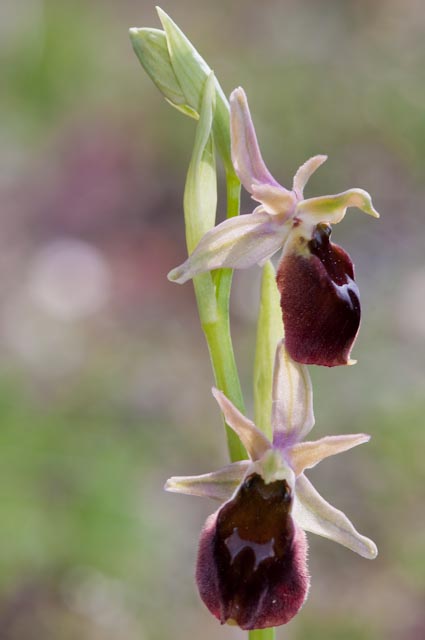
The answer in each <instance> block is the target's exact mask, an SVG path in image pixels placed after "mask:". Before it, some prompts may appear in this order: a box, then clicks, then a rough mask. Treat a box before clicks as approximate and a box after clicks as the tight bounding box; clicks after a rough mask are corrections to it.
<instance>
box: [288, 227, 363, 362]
mask: <svg viewBox="0 0 425 640" xmlns="http://www.w3.org/2000/svg"><path fill="white" fill-rule="evenodd" d="M330 234H331V228H330V226H329V225H325V224H320V225H318V226H317V227H316V229H315V232H314V234H313V237H312V239H311V240H310V241H309V242H308V243H307V247H308V250H309V253H310V255H304V254H303V253H296V252H295V251H294V252H293V253H287V254H286V255H284V257H283V259H282V261H281V263H280V265H279V269H278V272H277V277H276V280H277V285H278V288H279V291H280V294H281V298H280V304H281V307H282V317H283V324H284V327H285V345H286V349H287V351H288V353H289V355H290V356H291V358H293V360H295V361H297V362H301V363H304V364H319V365H324V366H326V367H334V366H337V365H342V364H347V362H348V361H349V357H350V351H351V347H352V345H353V342H354V340H355V338H356V335H357V332H358V330H359V325H360V299H359V291H358V288H357V285H356V283H355V282H354V266H353V263H352V262H351V259H350V256H349V255H348V254H347V253H346V252H345V251H344V250H343V249H341V247H339V246H338V245H336V244H333V243H332V242H330Z"/></svg>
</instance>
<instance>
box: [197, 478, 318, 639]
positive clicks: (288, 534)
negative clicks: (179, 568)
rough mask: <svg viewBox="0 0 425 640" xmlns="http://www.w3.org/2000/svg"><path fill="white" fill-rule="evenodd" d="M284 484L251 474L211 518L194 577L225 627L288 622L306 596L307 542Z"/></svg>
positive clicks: (307, 583)
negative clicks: (265, 480) (267, 481)
mask: <svg viewBox="0 0 425 640" xmlns="http://www.w3.org/2000/svg"><path fill="white" fill-rule="evenodd" d="M291 505H292V495H291V491H290V489H289V486H288V484H287V482H286V481H285V480H276V481H274V482H271V483H269V484H266V483H265V482H264V480H263V478H262V477H261V476H260V475H258V474H252V475H251V476H249V477H248V478H247V479H246V480H245V482H244V483H243V484H242V485H241V487H240V489H239V491H238V493H237V494H236V496H235V497H234V498H233V499H232V500H230V501H229V502H227V503H226V504H225V505H224V506H223V507H222V508H221V509H220V510H219V511H217V512H216V513H215V514H213V515H212V516H210V518H208V520H207V522H206V526H205V528H204V530H203V532H202V535H201V540H200V545H199V552H198V564H197V572H196V578H197V583H198V588H199V592H200V595H201V598H202V600H203V601H204V603H205V604H206V606H207V607H208V609H209V610H210V611H211V613H213V615H215V616H216V618H218V619H219V620H220V621H221V622H222V623H225V622H229V623H231V622H233V623H235V624H237V625H238V626H239V627H241V628H242V629H246V630H249V629H263V628H266V627H273V626H278V625H281V624H285V623H286V622H289V620H291V618H292V617H293V616H294V615H295V614H296V613H297V612H298V611H299V609H300V608H301V606H302V604H303V602H304V600H305V598H306V596H307V592H308V587H309V576H308V573H307V568H306V555H307V544H306V537H305V534H304V532H303V531H302V530H301V529H299V528H298V527H297V526H296V525H295V523H294V522H293V520H292V517H291V515H290V510H291Z"/></svg>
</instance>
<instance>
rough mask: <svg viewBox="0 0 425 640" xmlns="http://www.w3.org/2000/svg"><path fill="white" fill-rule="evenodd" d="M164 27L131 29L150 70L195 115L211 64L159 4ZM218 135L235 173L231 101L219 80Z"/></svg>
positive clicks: (175, 101) (172, 99)
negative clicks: (232, 151) (232, 152)
mask: <svg viewBox="0 0 425 640" xmlns="http://www.w3.org/2000/svg"><path fill="white" fill-rule="evenodd" d="M157 11H158V15H159V19H160V20H161V23H162V26H163V27H164V31H161V30H159V29H136V28H132V29H130V39H131V42H132V45H133V49H134V51H135V53H136V55H137V57H138V59H139V60H140V63H141V64H142V66H143V68H144V69H145V71H146V73H147V74H148V75H149V76H150V78H151V79H152V81H153V82H154V84H155V85H156V86H157V87H158V89H159V90H160V91H161V92H162V94H163V95H164V97H165V99H166V100H168V102H169V103H170V104H171V105H172V106H173V107H176V109H179V110H180V111H182V112H183V113H185V114H186V115H189V116H192V117H194V118H197V117H198V114H199V112H200V109H201V103H202V94H203V90H204V85H205V81H206V80H207V78H208V76H209V75H210V73H211V69H210V67H209V66H208V65H207V63H206V62H205V60H204V59H203V58H202V57H201V56H200V55H199V53H198V52H197V50H196V49H195V47H194V46H193V45H192V43H191V42H190V41H189V40H188V38H187V37H186V36H185V35H184V33H183V32H182V31H181V29H179V27H178V26H177V25H176V24H175V22H173V20H171V18H170V17H169V16H168V15H167V14H166V13H165V11H163V10H162V9H160V8H159V7H157ZM214 82H215V90H216V109H215V115H214V123H213V130H214V137H215V142H216V144H217V147H218V150H219V152H220V155H221V158H222V160H223V163H224V166H225V169H226V172H230V173H234V170H233V165H232V160H231V155H230V122H229V103H228V101H227V99H226V96H225V95H224V93H223V90H222V88H221V87H220V85H219V83H218V82H217V80H215V81H214Z"/></svg>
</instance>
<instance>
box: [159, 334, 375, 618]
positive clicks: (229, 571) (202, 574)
mask: <svg viewBox="0 0 425 640" xmlns="http://www.w3.org/2000/svg"><path fill="white" fill-rule="evenodd" d="M213 394H214V397H215V398H216V400H217V402H218V404H219V406H220V408H221V410H222V412H223V414H224V417H225V419H226V422H227V423H228V424H229V425H230V426H231V427H232V429H233V430H234V431H235V432H236V433H237V434H238V436H239V438H240V440H241V442H242V443H243V445H244V446H245V448H246V450H247V452H248V454H249V457H250V459H249V460H244V461H241V462H235V463H233V464H231V465H228V466H227V467H225V468H223V469H220V470H219V471H215V472H212V473H207V474H204V475H201V476H188V477H173V478H170V479H169V480H168V481H167V484H166V487H165V488H166V489H167V490H168V491H174V492H177V493H186V494H190V495H198V496H205V497H210V498H214V499H216V500H218V501H220V502H221V506H220V507H219V509H218V510H217V511H216V512H215V513H214V514H212V515H211V516H210V517H209V518H208V520H207V522H206V524H205V527H204V529H203V531H202V534H201V538H200V543H199V551H198V561H197V569H196V579H197V584H198V588H199V593H200V595H201V598H202V600H203V601H204V603H205V604H206V606H207V607H208V609H209V610H210V611H211V613H212V614H213V615H214V616H215V617H216V618H218V619H219V620H220V621H221V622H222V623H225V622H233V623H235V624H237V625H239V626H240V627H241V628H242V629H261V628H266V627H271V626H278V625H281V624H285V623H286V622H288V621H289V620H290V619H291V618H292V617H293V616H294V615H295V614H296V613H297V612H298V611H299V609H300V608H301V606H302V604H303V603H304V601H305V599H306V597H307V593H308V588H309V575H308V570H307V544H306V537H305V533H304V531H310V532H313V533H316V534H318V535H321V536H324V537H326V538H330V539H331V540H334V541H335V542H339V543H340V544H342V545H344V546H346V547H348V548H349V549H352V550H353V551H355V552H357V553H359V554H360V555H362V556H363V557H365V558H374V557H376V555H377V549H376V546H375V544H374V543H373V542H372V541H371V540H369V539H368V538H366V537H364V536H362V535H361V534H360V533H358V532H357V531H356V529H355V528H354V527H353V525H352V524H351V522H350V520H349V519H348V518H347V517H346V516H345V515H344V514H343V513H342V512H341V511H339V510H338V509H336V508H335V507H333V506H331V505H330V504H329V503H328V502H326V501H325V500H324V499H323V498H322V497H321V496H320V494H319V493H318V492H317V491H316V490H315V488H314V487H313V485H312V484H311V482H310V481H309V480H308V479H307V477H306V476H305V474H304V471H305V470H306V469H309V468H311V467H314V466H315V465H316V464H317V463H318V462H320V461H321V460H323V459H324V458H327V457H328V456H332V455H335V454H337V453H341V452H343V451H346V450H348V449H351V448H352V447H354V446H357V445H359V444H362V443H364V442H367V441H368V440H369V436H367V435H365V434H355V435H342V436H328V437H325V438H322V439H320V440H317V441H315V442H309V441H308V442H303V439H304V437H305V436H306V435H307V434H308V433H309V431H310V430H311V428H312V427H313V425H314V416H313V407H312V391H311V383H310V378H309V374H308V371H307V369H306V367H305V366H304V365H300V364H298V363H296V362H294V361H293V360H292V359H291V358H290V356H289V354H288V352H287V351H286V349H285V344H284V342H283V341H282V342H281V343H280V344H279V346H278V349H277V352H276V358H275V367H274V380H273V409H272V427H273V442H270V441H269V440H268V438H266V436H265V435H264V434H263V433H262V432H261V431H260V430H259V429H257V427H256V426H255V425H254V423H253V422H251V421H250V420H248V419H247V418H246V417H245V416H243V415H242V414H241V413H240V412H239V411H238V410H237V409H236V407H234V405H233V404H232V403H231V402H230V401H229V400H228V398H226V396H225V395H224V394H223V393H221V392H220V391H218V390H217V389H213Z"/></svg>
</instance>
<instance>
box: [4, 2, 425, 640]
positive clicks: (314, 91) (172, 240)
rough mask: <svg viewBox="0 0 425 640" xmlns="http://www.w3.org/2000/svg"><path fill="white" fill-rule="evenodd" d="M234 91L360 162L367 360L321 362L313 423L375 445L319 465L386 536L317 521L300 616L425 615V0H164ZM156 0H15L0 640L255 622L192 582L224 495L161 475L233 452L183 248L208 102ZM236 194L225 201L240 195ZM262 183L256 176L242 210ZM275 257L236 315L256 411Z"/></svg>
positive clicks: (7, 161) (341, 158) (341, 171)
mask: <svg viewBox="0 0 425 640" xmlns="http://www.w3.org/2000/svg"><path fill="white" fill-rule="evenodd" d="M162 7H163V8H164V9H165V10H166V11H168V12H169V13H170V15H171V16H172V17H173V18H174V20H175V21H176V22H177V23H178V24H179V25H180V26H181V27H182V29H183V30H184V31H185V32H186V34H187V35H188V36H189V37H190V38H191V40H192V41H193V43H194V44H195V46H196V47H197V48H198V49H199V50H200V51H201V53H202V54H203V55H204V57H205V58H206V60H207V61H208V62H209V64H210V65H211V67H212V68H213V69H214V70H215V72H216V74H217V76H218V78H219V80H220V82H221V84H222V86H223V88H224V90H225V92H226V93H227V94H228V93H230V91H231V90H232V89H233V88H234V87H235V86H238V85H242V86H243V87H244V88H245V90H246V91H247V94H248V97H249V100H250V106H251V110H252V113H253V117H254V120H255V124H256V127H257V131H258V136H259V138H260V143H261V146H262V149H263V153H264V156H265V158H266V161H267V164H268V165H269V167H270V168H271V170H272V171H273V173H274V174H275V176H276V177H277V178H278V179H280V180H281V181H282V182H283V184H286V185H289V184H290V180H291V178H292V175H293V173H294V172H295V170H296V168H297V167H298V166H299V165H300V164H301V163H302V162H304V160H305V159H306V158H307V157H309V156H311V155H314V154H317V153H327V154H328V155H329V161H328V162H327V163H326V165H325V166H324V167H323V168H322V169H321V170H320V171H319V172H318V173H317V175H315V176H314V178H313V179H312V181H311V183H310V184H309V187H308V195H309V196H311V195H316V194H317V195H318V194H324V193H327V192H330V193H337V192H339V191H343V190H345V189H347V188H350V187H354V186H359V187H363V188H364V189H367V190H368V191H369V192H370V193H371V194H372V195H373V198H374V203H375V205H376V207H377V209H378V210H379V211H380V212H381V214H382V218H381V220H380V221H379V222H378V221H375V220H372V219H369V218H367V217H366V216H363V215H361V214H359V213H358V212H356V211H354V210H353V211H352V212H350V213H349V215H348V216H347V217H346V219H345V220H344V222H343V224H341V225H339V226H338V227H337V228H335V230H334V234H333V238H334V240H335V241H336V242H338V243H340V244H343V246H344V247H345V248H346V249H347V250H348V251H349V252H350V254H351V256H352V258H353V260H354V261H355V263H356V266H357V280H358V283H359V286H360V291H361V293H362V302H363V314H364V315H363V324H362V329H361V332H360V336H359V339H358V341H357V344H356V347H355V349H354V352H353V357H355V358H357V359H358V362H359V363H358V365H356V366H355V367H350V368H337V369H333V370H322V369H320V370H319V369H314V370H313V371H312V375H313V382H314V386H315V413H316V423H317V425H316V428H315V434H314V436H315V437H320V436H323V435H326V434H331V433H340V432H347V433H348V432H355V431H365V432H369V433H371V434H372V435H373V438H372V441H371V443H370V444H369V445H367V446H365V447H362V448H360V449H359V450H355V451H353V452H350V453H347V454H345V455H344V456H340V457H338V459H332V460H329V461H328V462H325V463H323V464H322V465H321V466H320V468H319V469H317V471H316V470H314V471H312V472H311V474H310V477H311V478H312V479H313V480H314V481H315V484H316V486H317V487H318V488H319V490H320V491H321V493H323V495H324V496H326V497H327V498H328V499H329V500H330V501H331V502H332V503H333V504H335V505H337V506H339V507H340V508H342V509H343V510H344V511H345V512H346V513H347V514H348V515H349V516H350V517H351V518H352V519H353V521H354V522H355V524H356V526H357V527H358V528H359V530H360V531H362V532H363V533H365V534H367V535H369V536H370V537H372V538H373V539H375V540H376V542H377V544H378V546H379V550H380V555H379V557H378V559H377V560H375V561H374V562H368V561H366V560H363V559H362V558H360V557H357V556H355V555H354V554H352V553H351V552H349V551H347V550H345V549H343V548H339V547H338V546H337V545H334V544H332V543H330V542H328V541H326V540H323V539H318V538H314V537H313V536H310V543H311V544H310V546H311V550H310V569H311V573H312V589H311V594H310V598H309V601H308V603H307V604H306V605H305V607H304V609H303V611H302V612H301V613H300V615H299V616H297V617H296V619H295V620H293V622H291V623H290V624H289V625H287V626H286V627H283V628H281V629H280V630H279V632H278V638H279V639H281V640H283V639H288V640H307V639H309V638H313V637H314V638H315V640H321V639H326V640H334V639H335V640H336V639H338V640H339V639H344V640H369V639H371V640H372V639H374V640H375V639H381V638H382V639H384V638H385V640H392V639H397V640H400V639H401V640H417V639H419V638H421V637H424V636H425V610H424V606H423V603H424V598H425V543H424V530H425V521H424V520H425V517H424V509H423V504H424V498H425V490H424V486H425V471H424V467H425V465H424V463H423V456H424V452H425V438H424V432H425V430H424V418H423V414H424V409H425V397H424V391H423V390H424V383H425V369H424V364H425V362H424V360H425V358H424V339H425V262H424V240H425V234H424V221H423V215H424V211H423V209H424V205H423V202H424V198H425V181H424V176H425V171H424V160H423V159H424V156H425V82H424V68H425V39H424V32H425V31H424V30H425V6H424V4H423V3H422V2H420V1H419V0H345V1H341V0H281V1H277V0H270V1H268V2H264V3H259V2H255V1H254V0H235V1H229V2H227V1H225V0H216V2H214V3H211V2H203V1H200V2H195V1H194V0H174V1H173V2H172V1H171V0H164V2H163V3H162ZM130 26H155V27H159V23H158V20H157V18H156V14H155V10H154V6H153V4H151V3H150V2H146V1H144V0H138V1H136V0H121V1H120V2H114V1H113V0H85V1H83V0H72V1H71V0H44V1H43V0H14V1H12V0H11V1H10V2H7V0H6V3H4V2H3V3H1V4H0V33H1V37H0V55H1V62H2V82H1V85H0V91H1V94H2V95H1V101H0V136H1V144H0V196H1V198H0V200H1V207H0V216H1V226H2V232H1V234H0V271H1V277H0V289H1V297H0V351H1V360H0V478H1V482H0V639H1V640H53V639H54V640H71V639H73V640H74V639H75V638H78V639H79V640H109V639H112V638H114V639H115V638H118V637H119V638H123V639H124V640H136V639H138V640H140V639H142V640H143V639H145V638H146V639H147V638H152V639H153V640H162V639H166V638H174V639H175V640H183V639H184V638H187V636H188V635H189V634H190V636H192V637H198V636H200V635H202V638H203V640H210V639H211V640H212V639H213V638H214V639H216V638H242V637H245V634H243V633H242V632H240V631H238V630H237V629H235V628H231V627H226V628H223V629H221V628H220V627H219V625H218V623H217V622H216V621H215V620H214V619H213V618H212V617H211V616H210V615H209V614H208V612H207V611H206V609H205V608H204V607H203V605H202V604H201V603H200V601H199V599H198V595H197V593H196V588H195V585H194V581H193V572H194V564H195V555H196V545H197V538H198V535H199V530H200V527H201V525H202V523H203V521H204V519H205V517H206V515H207V514H208V513H209V512H211V511H212V510H213V509H214V508H215V505H213V504H207V503H206V501H201V500H197V499H195V498H192V499H191V498H187V497H182V496H173V495H166V494H164V493H163V491H162V485H163V483H164V481H165V479H166V478H167V477H168V476H169V475H172V474H189V473H201V472H205V471H208V470H210V469H214V468H217V467H218V466H219V465H222V464H223V463H224V462H225V461H226V451H225V443H224V437H223V434H222V431H221V421H220V416H219V414H218V411H217V408H216V406H215V405H214V402H213V400H212V398H211V395H210V387H211V384H212V376H211V372H210V367H209V362H208V356H207V351H206V348H205V345H204V341H203V337H202V335H201V332H200V329H199V327H198V322H197V318H196V312H195V308H194V301H193V294H192V290H191V285H190V284H188V285H185V286H184V287H178V286H176V285H172V284H170V283H168V282H167V280H166V274H167V272H168V271H169V270H170V269H171V268H172V267H174V266H175V265H176V264H178V263H179V262H180V261H182V260H183V259H184V257H185V246H184V237H183V220H182V205H181V202H182V194H183V185H184V178H185V171H186V167H187V164H188V161H189V158H190V153H191V147H192V142H193V136H194V126H193V122H192V121H190V120H189V119H186V118H184V117H183V116H182V115H181V114H179V113H178V112H177V111H175V110H173V109H171V108H170V107H169V106H168V105H167V104H166V103H165V101H164V100H163V99H162V98H161V96H160V95H159V94H158V92H157V91H156V89H155V88H154V86H153V85H152V84H151V82H150V80H149V79H148V78H147V77H146V76H145V75H144V72H143V71H142V69H141V67H140V66H139V64H138V62H137V60H136V57H135V56H134V54H133V52H132V50H131V46H130V43H129V40H128V36H127V29H128V28H129V27H130ZM220 203H221V204H222V203H223V198H222V196H221V201H220ZM250 206H251V205H250V203H249V201H248V199H247V198H246V199H245V200H244V211H245V212H248V211H249V210H250V209H249V207H250ZM258 287H259V270H258V269H255V268H254V269H251V270H249V271H246V272H243V273H238V274H237V275H236V277H235V281H234V289H233V296H232V326H233V335H234V342H235V348H236V353H237V359H238V364H239V368H240V372H241V377H242V382H243V386H244V391H245V395H246V400H247V404H248V407H249V408H250V410H251V411H252V391H251V385H252V380H251V371H252V364H253V356H254V336H255V318H256V312H257V301H258Z"/></svg>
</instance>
